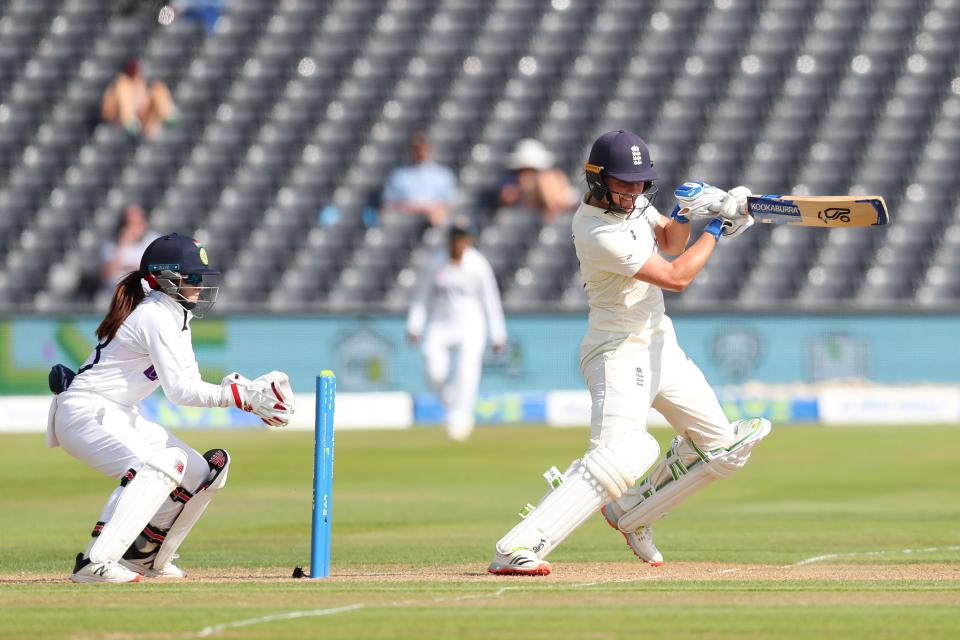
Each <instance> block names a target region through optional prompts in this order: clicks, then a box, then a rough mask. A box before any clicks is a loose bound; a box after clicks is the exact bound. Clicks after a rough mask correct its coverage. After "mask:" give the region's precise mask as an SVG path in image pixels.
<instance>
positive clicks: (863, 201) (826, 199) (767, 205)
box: [747, 195, 890, 228]
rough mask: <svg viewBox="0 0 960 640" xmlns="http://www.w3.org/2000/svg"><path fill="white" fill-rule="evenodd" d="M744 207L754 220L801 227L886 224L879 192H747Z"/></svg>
mask: <svg viewBox="0 0 960 640" xmlns="http://www.w3.org/2000/svg"><path fill="white" fill-rule="evenodd" d="M747 208H748V209H749V211H750V214H751V215H752V216H753V217H754V218H755V219H756V220H757V221H758V222H766V223H769V224H791V225H800V226H804V227H821V228H831V227H872V226H876V225H883V224H888V223H889V222H890V215H889V213H888V212H887V204H886V202H884V200H883V198H882V197H880V196H862V197H856V196H778V195H763V196H748V197H747Z"/></svg>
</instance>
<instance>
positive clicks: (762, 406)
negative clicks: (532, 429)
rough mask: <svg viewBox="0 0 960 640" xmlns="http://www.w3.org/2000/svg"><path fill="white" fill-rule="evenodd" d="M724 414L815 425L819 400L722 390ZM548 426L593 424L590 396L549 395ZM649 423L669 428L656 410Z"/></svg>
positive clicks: (585, 393) (805, 395)
mask: <svg viewBox="0 0 960 640" xmlns="http://www.w3.org/2000/svg"><path fill="white" fill-rule="evenodd" d="M717 395H718V398H719V400H720V406H722V407H723V412H724V413H725V414H726V416H727V418H728V419H729V420H730V421H731V422H732V421H734V420H741V419H743V418H756V417H760V418H767V419H768V420H770V421H771V422H773V423H775V424H776V423H784V422H815V421H816V420H817V397H816V395H814V394H813V393H809V392H804V393H802V394H789V393H783V392H779V393H772V394H764V393H762V392H758V393H753V394H750V395H746V394H743V393H742V392H740V391H739V390H738V389H727V390H722V391H721V392H720V393H718V394H717ZM547 424H549V425H550V426H552V427H582V426H584V425H589V424H590V393H589V392H588V391H586V390H583V391H551V392H550V393H548V394H547ZM647 424H648V425H649V426H651V427H664V426H668V422H667V419H666V418H664V417H663V416H662V415H661V414H660V412H659V411H657V410H656V409H651V410H650V416H649V418H648V422H647Z"/></svg>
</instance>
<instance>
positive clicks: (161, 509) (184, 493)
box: [47, 233, 294, 582]
mask: <svg viewBox="0 0 960 640" xmlns="http://www.w3.org/2000/svg"><path fill="white" fill-rule="evenodd" d="M218 274H219V272H218V271H215V270H213V269H211V268H210V266H209V264H208V260H207V252H206V249H205V248H204V247H203V245H201V244H199V243H197V242H196V241H195V240H193V239H192V238H188V237H186V236H182V235H178V234H176V233H172V234H170V235H166V236H162V237H160V238H157V239H156V240H154V241H153V242H152V243H151V244H150V245H149V246H148V247H147V248H146V250H145V251H144V253H143V258H142V259H141V262H140V269H139V270H138V271H132V272H130V273H129V274H127V276H126V277H125V278H123V279H122V280H121V281H120V282H119V284H117V287H116V291H115V292H114V295H113V300H112V302H111V304H110V310H109V311H108V313H107V315H106V317H105V318H104V319H103V322H101V323H100V326H99V327H97V337H98V338H99V340H100V343H99V344H98V345H97V347H96V349H95V350H94V352H93V353H92V354H91V355H90V357H89V358H87V360H86V362H85V363H84V365H83V366H82V367H81V368H80V370H79V371H78V372H77V373H76V374H74V373H73V372H72V371H71V370H69V369H67V368H66V367H64V366H63V365H56V366H55V367H54V368H53V369H52V370H51V372H50V390H51V391H53V392H54V393H55V394H56V395H55V397H54V400H53V402H52V404H51V407H50V418H49V422H48V424H47V446H49V447H57V446H61V447H63V448H64V450H65V451H66V452H67V453H69V454H70V455H71V456H73V457H75V458H77V459H78V460H80V461H81V462H84V463H85V464H87V465H88V466H90V467H92V468H93V469H96V470H97V471H99V472H101V473H104V474H106V475H108V476H112V477H114V478H118V479H119V480H120V486H119V487H117V488H116V489H115V490H114V491H113V493H112V494H111V495H110V497H109V498H108V499H107V504H106V506H105V507H104V509H103V513H102V515H101V516H100V520H99V521H98V522H97V524H96V526H95V527H94V529H93V535H92V537H91V538H90V541H89V543H88V544H87V547H86V549H85V550H84V552H83V553H80V554H78V555H77V559H76V566H75V567H74V570H73V575H72V576H71V579H72V580H73V581H74V582H139V581H140V578H141V576H147V577H151V578H152V577H162V578H183V577H185V576H186V573H185V572H184V571H183V570H182V569H180V568H179V567H177V566H176V565H175V564H173V562H171V560H172V559H174V558H176V557H177V556H176V555H174V554H175V553H176V551H177V549H178V547H179V546H180V544H181V543H182V542H183V540H184V538H186V536H187V534H188V533H189V532H190V529H192V528H193V525H194V524H196V522H197V520H198V519H199V518H200V516H201V515H202V514H203V511H204V510H205V509H206V507H207V504H208V503H209V502H210V500H211V499H212V498H213V496H214V495H215V494H216V492H217V491H218V490H219V489H220V488H222V487H223V485H224V483H225V482H226V480H227V470H228V468H229V466H230V456H229V455H228V454H227V452H226V451H224V450H223V449H211V450H210V451H207V452H206V453H204V454H200V453H198V452H197V451H195V450H193V449H192V448H191V447H190V446H189V445H187V444H186V443H184V442H183V441H182V440H180V439H179V438H177V437H176V436H173V435H171V434H170V433H169V432H168V431H167V430H166V429H164V428H163V427H162V426H160V425H158V424H156V423H153V422H150V421H148V420H145V419H144V418H143V416H141V415H140V412H139V409H138V407H137V404H138V403H139V402H140V401H141V400H143V399H144V398H146V397H147V396H149V395H150V394H151V393H153V392H154V391H155V390H156V389H157V387H158V386H160V387H163V392H164V393H165V394H166V396H167V398H168V399H169V400H170V401H171V402H174V403H176V404H179V405H185V406H191V407H230V406H235V407H239V408H242V409H243V410H245V411H252V412H253V413H255V414H257V415H258V416H260V417H261V418H262V419H263V421H264V422H265V423H266V424H268V425H269V426H272V427H280V426H284V425H286V424H287V423H288V422H289V420H290V417H291V415H292V414H293V411H294V404H293V402H294V399H293V393H292V391H291V389H290V382H289V380H288V379H287V376H286V375H285V374H283V373H279V372H276V371H273V372H271V373H268V374H266V375H264V376H261V377H259V378H257V379H256V380H253V381H251V380H247V379H246V378H244V377H242V376H241V375H240V374H236V373H234V374H230V375H229V376H227V377H226V378H225V379H224V380H223V382H222V383H221V384H220V385H215V384H209V383H207V382H204V381H203V380H201V379H200V370H199V367H198V365H197V361H196V357H195V356H194V353H193V343H192V341H191V337H190V321H191V319H192V318H193V317H194V316H195V315H196V316H197V317H202V316H203V314H204V313H205V312H206V311H208V310H209V308H210V307H211V306H212V305H213V303H214V302H215V300H216V296H217V292H218V290H219V288H218V287H212V286H209V282H208V280H209V279H210V278H211V277H212V276H216V275H218Z"/></svg>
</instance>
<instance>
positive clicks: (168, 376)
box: [64, 291, 225, 407]
mask: <svg viewBox="0 0 960 640" xmlns="http://www.w3.org/2000/svg"><path fill="white" fill-rule="evenodd" d="M191 318H193V314H192V313H190V311H188V310H186V309H184V308H183V307H182V306H180V304H179V303H177V302H176V301H175V300H174V299H173V298H171V297H170V296H168V295H166V294H165V293H161V292H159V291H151V292H150V293H148V294H147V296H146V298H144V300H143V302H141V303H140V304H138V305H137V307H136V308H135V309H134V310H133V312H131V313H130V315H129V316H128V317H127V319H126V320H124V322H123V324H122V325H120V328H119V329H118V330H117V334H116V335H115V336H114V337H113V339H112V340H110V341H108V342H107V343H105V344H104V343H101V344H99V345H97V348H96V349H95V350H94V352H93V353H92V354H90V357H89V358H87V360H86V362H84V364H83V366H82V367H80V370H79V372H78V373H77V377H76V378H74V379H73V382H72V383H71V384H70V388H69V389H68V390H67V391H65V392H64V393H65V394H68V393H71V392H75V391H79V392H88V393H96V394H99V395H101V396H103V397H105V398H107V399H109V400H112V401H114V402H117V403H120V404H124V405H129V406H134V405H136V404H137V403H139V402H140V401H141V400H143V399H144V398H146V397H147V396H149V395H150V394H151V393H153V392H154V391H156V390H157V387H159V386H162V387H163V392H164V393H165V394H166V396H167V399H168V400H170V402H172V403H174V404H178V405H181V406H188V407H220V406H225V405H223V404H222V401H221V398H222V394H221V389H220V386H219V385H216V384H210V383H208V382H204V381H203V380H202V379H201V378H200V369H199V367H198V366H197V360H196V356H195V355H194V353H193V341H192V339H191V337H190V319H191Z"/></svg>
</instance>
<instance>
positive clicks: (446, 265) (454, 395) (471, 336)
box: [407, 226, 507, 441]
mask: <svg viewBox="0 0 960 640" xmlns="http://www.w3.org/2000/svg"><path fill="white" fill-rule="evenodd" d="M472 244H473V241H472V237H471V235H470V232H469V230H468V229H467V228H466V227H465V226H454V227H451V229H450V236H449V250H448V251H446V252H443V253H438V254H437V255H436V256H435V257H434V258H433V259H432V260H430V261H429V262H428V263H427V265H426V267H425V268H424V269H423V270H422V271H421V273H420V275H419V277H418V280H417V284H416V286H415V289H414V295H413V302H412V304H411V305H410V312H409V315H408V316H407V339H408V340H409V341H410V342H411V343H412V344H416V343H418V342H419V343H420V344H421V349H422V351H423V357H424V361H425V365H426V370H427V377H428V378H429V380H430V384H431V386H432V387H433V388H434V390H435V391H436V392H437V395H438V396H439V397H440V400H441V402H442V403H443V407H444V409H445V410H446V429H447V435H448V436H449V437H450V438H452V439H454V440H461V441H463V440H466V439H467V438H469V437H470V433H471V432H472V431H473V405H474V403H475V401H476V399H477V388H478V387H479V386H480V371H481V367H482V364H483V351H484V349H485V347H486V342H487V331H488V330H489V332H490V342H491V343H492V346H493V350H494V352H500V351H501V350H502V349H503V347H504V345H506V342H507V328H506V324H505V323H504V320H503V308H502V306H501V304H500V290H499V289H498V288H497V280H496V278H495V277H494V274H493V268H491V266H490V263H489V262H487V259H486V258H484V257H483V255H482V254H481V253H480V252H479V251H477V250H476V249H475V248H474V247H473V246H472ZM454 349H455V350H456V351H457V370H456V374H455V375H454V376H453V377H452V378H451V379H448V378H450V361H451V352H452V351H453V350H454Z"/></svg>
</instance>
